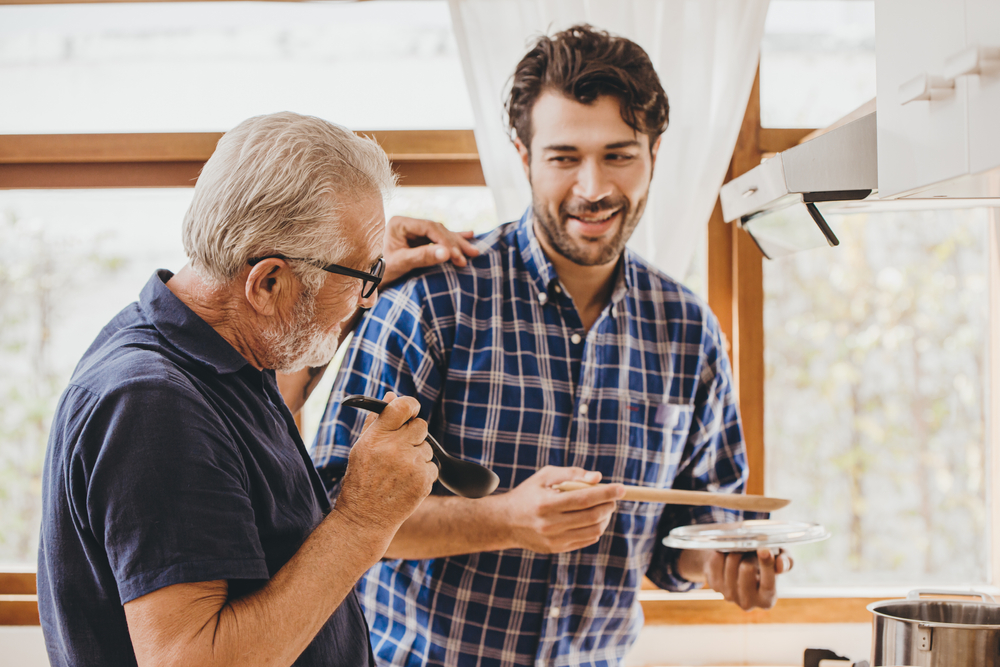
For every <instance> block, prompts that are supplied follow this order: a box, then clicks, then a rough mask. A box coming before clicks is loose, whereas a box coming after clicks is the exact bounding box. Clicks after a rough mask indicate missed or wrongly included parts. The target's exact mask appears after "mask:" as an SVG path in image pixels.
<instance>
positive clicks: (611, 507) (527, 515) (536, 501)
mask: <svg viewBox="0 0 1000 667" xmlns="http://www.w3.org/2000/svg"><path fill="white" fill-rule="evenodd" d="M576 480H579V481H583V482H587V483H590V484H596V483H597V482H599V481H601V473H599V472H587V471H586V470H583V469H582V468H557V467H554V466H545V467H544V468H542V469H541V470H539V471H538V472H536V473H535V474H534V475H532V476H531V477H529V478H528V479H526V480H524V482H522V483H521V484H519V485H518V486H517V487H516V488H515V489H513V490H512V491H510V492H509V493H506V494H503V495H502V496H498V497H497V499H498V500H500V499H501V498H502V499H503V502H504V504H505V509H506V514H507V516H508V517H509V519H510V528H511V530H512V532H513V538H514V540H515V541H516V542H517V543H518V544H519V545H521V547H522V548H524V549H528V550H531V551H536V552H538V553H562V552H565V551H573V550H575V549H582V548H583V547H586V546H590V545H591V544H593V543H595V542H597V540H599V539H600V538H601V535H603V534H604V531H605V530H606V529H607V527H608V522H609V521H611V515H612V514H613V513H614V511H615V501H617V500H619V499H620V498H621V497H622V496H624V495H625V487H624V486H622V485H621V484H607V485H604V486H599V487H594V488H593V489H581V490H579V491H566V492H562V491H557V490H555V489H553V488H552V487H553V486H555V485H556V484H559V483H561V482H568V481H576Z"/></svg>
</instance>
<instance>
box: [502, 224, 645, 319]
mask: <svg viewBox="0 0 1000 667" xmlns="http://www.w3.org/2000/svg"><path fill="white" fill-rule="evenodd" d="M515 239H516V241H517V247H518V248H519V249H520V251H521V261H522V262H524V267H525V269H526V270H527V272H528V275H529V276H531V280H532V281H533V282H534V284H535V288H536V289H537V290H538V294H540V295H541V294H544V295H545V298H546V300H549V299H551V298H552V292H551V290H552V287H553V286H554V285H557V284H559V275H558V274H557V273H556V269H555V267H554V266H552V262H550V261H549V258H548V257H546V256H545V252H544V251H543V250H542V244H541V243H539V242H538V236H537V235H536V234H535V216H534V212H533V210H532V207H530V206H529V207H528V209H527V210H526V211H525V212H524V215H522V216H521V219H520V220H519V221H518V223H517V230H516V232H515ZM635 269H636V267H635V260H634V259H633V258H632V253H631V251H629V250H628V249H626V250H625V251H624V252H623V253H622V254H621V257H620V258H619V259H618V270H617V271H616V273H615V287H614V289H613V290H612V292H611V305H616V304H618V303H619V302H620V301H621V300H622V299H624V298H625V295H626V294H627V293H628V292H629V290H631V289H632V286H633V285H634V284H635V275H634V274H635Z"/></svg>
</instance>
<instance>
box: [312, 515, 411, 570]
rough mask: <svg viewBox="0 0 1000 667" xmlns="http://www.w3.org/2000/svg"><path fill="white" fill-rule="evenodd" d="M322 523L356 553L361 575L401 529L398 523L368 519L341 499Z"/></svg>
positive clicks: (345, 547) (340, 541) (384, 550)
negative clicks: (340, 502) (342, 502)
mask: <svg viewBox="0 0 1000 667" xmlns="http://www.w3.org/2000/svg"><path fill="white" fill-rule="evenodd" d="M323 526H324V527H326V528H327V529H328V530H330V531H331V532H332V533H333V534H334V535H335V536H336V539H337V541H338V543H339V544H341V545H342V548H343V549H344V550H346V551H350V552H353V553H354V554H355V555H356V556H357V558H358V564H359V565H360V566H361V567H360V573H359V576H360V574H363V573H364V572H365V571H366V570H368V568H370V567H371V566H372V565H374V564H375V563H377V562H378V561H379V559H381V558H382V556H383V555H384V554H385V552H386V549H388V548H389V543H390V542H392V537H393V535H395V534H396V531H397V530H398V529H399V526H395V525H388V524H385V523H381V522H375V521H369V520H367V519H366V518H365V517H363V516H361V515H359V514H358V513H356V512H354V511H352V510H351V509H350V508H344V507H341V506H340V504H339V503H338V504H337V505H334V507H333V509H332V510H330V514H328V515H327V517H326V519H325V520H324V521H323Z"/></svg>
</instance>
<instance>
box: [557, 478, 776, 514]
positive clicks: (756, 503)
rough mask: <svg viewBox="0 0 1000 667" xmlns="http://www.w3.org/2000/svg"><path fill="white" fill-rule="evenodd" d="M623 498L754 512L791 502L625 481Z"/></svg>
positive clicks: (573, 485)
mask: <svg viewBox="0 0 1000 667" xmlns="http://www.w3.org/2000/svg"><path fill="white" fill-rule="evenodd" d="M592 486H597V485H595V484H587V483H586V482H563V483H561V484H556V485H555V488H556V489H557V490H559V491H578V490H580V489H589V488H591V487H592ZM624 500H638V501H641V502H649V503H666V504H668V505H711V506H712V507H724V508H726V509H731V510H751V511H754V512H773V511H774V510H780V509H781V508H782V507H784V506H786V505H787V504H788V503H790V502H791V501H790V500H785V499H784V498H768V497H767V496H749V495H744V494H742V493H710V492H708V491H680V490H677V489H651V488H649V487H645V486H628V485H625V498H624Z"/></svg>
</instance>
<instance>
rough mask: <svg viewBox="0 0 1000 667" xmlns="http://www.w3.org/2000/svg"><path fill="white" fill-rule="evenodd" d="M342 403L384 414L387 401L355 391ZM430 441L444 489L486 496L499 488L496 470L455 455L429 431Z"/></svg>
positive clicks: (463, 494)
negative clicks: (445, 448)
mask: <svg viewBox="0 0 1000 667" xmlns="http://www.w3.org/2000/svg"><path fill="white" fill-rule="evenodd" d="M341 405H344V406H346V407H348V408H361V409H362V410H368V411H370V412H374V413H376V414H381V412H382V410H384V409H385V406H386V405H388V403H386V402H385V401H380V400H379V399H377V398H372V397H371V396H362V395H361V394H354V395H352V396H348V397H347V398H345V399H344V400H343V401H342V402H341ZM427 443H428V444H429V445H430V446H431V450H432V451H433V453H434V463H436V464H437V467H438V481H439V482H441V485H442V486H444V488H446V489H448V490H449V491H451V492H452V493H454V494H455V495H458V496H462V497H463V498H483V497H485V496H488V495H490V494H491V493H493V492H494V491H496V490H497V486H498V485H499V484H500V478H499V477H497V474H496V473H495V472H493V471H492V470H490V469H489V468H487V467H486V466H482V465H479V464H478V463H473V462H471V461H463V460H462V459H459V458H455V457H454V456H452V455H451V454H449V453H448V452H446V451H445V450H444V447H442V446H441V444H440V443H439V442H438V441H437V440H435V439H434V436H432V435H431V434H430V433H428V434H427Z"/></svg>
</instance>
